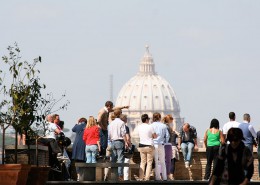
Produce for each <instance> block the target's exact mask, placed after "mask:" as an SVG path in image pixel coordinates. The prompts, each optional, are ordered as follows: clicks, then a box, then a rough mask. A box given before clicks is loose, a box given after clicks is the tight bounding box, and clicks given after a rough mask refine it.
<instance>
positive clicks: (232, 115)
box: [229, 112, 236, 120]
mask: <svg viewBox="0 0 260 185" xmlns="http://www.w3.org/2000/svg"><path fill="white" fill-rule="evenodd" d="M229 119H232V120H235V119H236V114H235V113H234V112H230V113H229Z"/></svg>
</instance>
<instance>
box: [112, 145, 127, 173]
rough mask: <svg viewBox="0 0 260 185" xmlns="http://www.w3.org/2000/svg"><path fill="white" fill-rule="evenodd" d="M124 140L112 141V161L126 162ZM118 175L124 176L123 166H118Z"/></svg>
mask: <svg viewBox="0 0 260 185" xmlns="http://www.w3.org/2000/svg"><path fill="white" fill-rule="evenodd" d="M124 147H125V143H124V141H118V140H117V141H112V143H111V149H112V156H111V157H112V162H114V163H115V162H116V163H124V160H125V159H124ZM118 175H119V176H123V167H118Z"/></svg>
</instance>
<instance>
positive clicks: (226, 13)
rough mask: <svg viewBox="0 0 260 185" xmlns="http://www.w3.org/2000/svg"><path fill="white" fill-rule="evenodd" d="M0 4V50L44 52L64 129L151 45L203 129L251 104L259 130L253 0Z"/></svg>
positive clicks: (160, 68) (100, 101)
mask: <svg viewBox="0 0 260 185" xmlns="http://www.w3.org/2000/svg"><path fill="white" fill-rule="evenodd" d="M1 8H2V10H1V12H0V23H1V25H2V29H1V31H0V33H1V37H0V56H3V55H6V54H7V50H6V48H7V46H9V45H13V43H14V42H17V43H18V45H19V47H20V49H21V53H22V59H23V60H33V59H34V58H36V57H38V56H41V57H42V63H41V64H40V65H39V69H40V71H41V73H40V79H41V82H43V83H45V84H46V85H47V90H46V92H52V93H53V94H54V96H55V97H57V98H58V97H60V96H61V95H62V94H63V93H64V92H66V98H65V99H68V100H69V101H70V102H71V103H70V105H69V107H68V109H67V111H60V112H58V114H60V116H61V119H62V120H64V121H65V127H66V128H69V129H71V128H72V127H73V126H74V124H75V123H76V122H77V120H78V119H79V118H80V117H86V118H87V119H88V117H89V116H91V115H93V116H94V117H97V113H98V110H99V109H100V108H101V107H103V106H104V103H105V101H107V100H108V99H110V85H109V84H110V82H109V81H110V75H113V81H114V83H113V85H114V87H113V89H114V91H113V92H114V93H113V94H114V98H113V99H114V101H115V99H116V97H117V95H118V93H119V90H120V89H121V87H122V86H123V85H124V84H125V83H126V82H127V81H128V80H129V79H130V78H131V77H133V76H134V75H135V74H136V72H137V71H138V68H139V63H140V60H141V58H142V56H143V53H144V51H145V50H144V47H145V45H149V47H150V52H151V53H152V55H153V58H154V63H155V65H156V72H157V73H158V74H159V75H161V76H162V77H163V78H165V79H167V81H169V83H170V84H171V86H172V87H173V89H174V91H175V93H176V96H177V98H178V100H179V104H180V109H181V110H180V111H181V112H180V114H181V117H184V118H185V121H186V122H189V123H190V124H191V125H193V126H195V127H196V128H197V131H198V135H199V136H200V137H203V135H204V132H205V131H206V129H207V128H208V127H209V124H210V121H211V119H213V118H217V119H218V120H219V121H220V126H221V127H223V125H224V124H225V122H227V121H228V120H229V119H228V113H229V112H230V111H234V112H235V113H236V115H237V121H240V122H241V121H242V117H243V114H244V113H249V114H250V115H251V118H252V124H253V125H254V127H255V129H256V130H259V129H260V128H259V123H260V112H259V102H260V96H259V94H260V88H258V87H259V86H260V82H259V80H258V79H260V73H259V69H260V62H259V59H260V52H259V50H260V45H259V43H260V35H259V32H260V21H259V18H260V11H259V9H260V1H257V0H250V1H242V0H229V1H225V0H219V1H207V0H199V1H192V0H190V1H189V0H188V1H182V0H176V1H172V0H162V1H155V0H142V1H140V0H131V1H120V0H110V1H105V0H98V1H84V0H78V1H76V2H75V1H62V0H56V1H51V0H44V1H41V0H40V1H33V0H27V1H18V0H9V1H2V2H1ZM0 98H1V97H0ZM114 103H115V102H114Z"/></svg>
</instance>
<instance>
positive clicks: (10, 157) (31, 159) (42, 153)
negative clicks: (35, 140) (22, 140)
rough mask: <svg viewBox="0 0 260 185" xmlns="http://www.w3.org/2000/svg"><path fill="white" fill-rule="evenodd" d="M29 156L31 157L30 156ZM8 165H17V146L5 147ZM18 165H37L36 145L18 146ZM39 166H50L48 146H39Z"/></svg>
mask: <svg viewBox="0 0 260 185" xmlns="http://www.w3.org/2000/svg"><path fill="white" fill-rule="evenodd" d="M28 154H29V156H28ZM5 156H6V162H5V163H6V164H13V163H15V146H14V145H6V146H5ZM17 163H18V164H34V165H36V163H37V162H36V145H30V146H29V147H28V146H27V145H18V146H17ZM38 164H39V165H43V166H48V165H49V151H48V147H47V146H42V145H38Z"/></svg>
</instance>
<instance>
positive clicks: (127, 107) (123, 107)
mask: <svg viewBox="0 0 260 185" xmlns="http://www.w3.org/2000/svg"><path fill="white" fill-rule="evenodd" d="M129 107H130V106H129V105H127V106H121V107H113V109H112V110H113V111H114V110H116V109H129Z"/></svg>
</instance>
